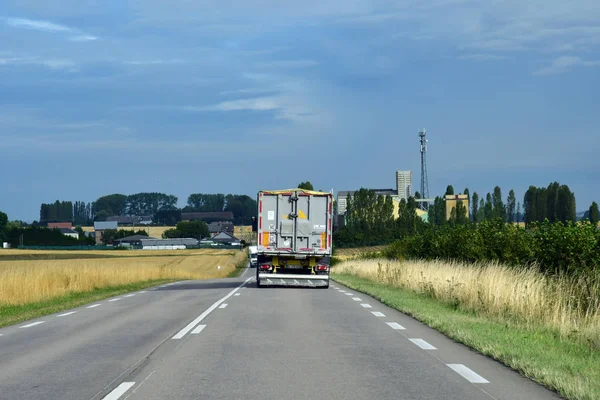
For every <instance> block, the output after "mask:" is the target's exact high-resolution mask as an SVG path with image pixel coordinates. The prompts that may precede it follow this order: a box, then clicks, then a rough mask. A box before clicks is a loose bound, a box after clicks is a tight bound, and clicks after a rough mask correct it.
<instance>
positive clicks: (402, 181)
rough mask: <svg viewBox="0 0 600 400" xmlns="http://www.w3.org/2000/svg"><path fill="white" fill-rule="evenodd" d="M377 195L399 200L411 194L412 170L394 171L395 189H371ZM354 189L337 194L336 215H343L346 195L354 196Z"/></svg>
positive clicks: (405, 198) (346, 204) (346, 203)
mask: <svg viewBox="0 0 600 400" xmlns="http://www.w3.org/2000/svg"><path fill="white" fill-rule="evenodd" d="M372 190H374V191H375V193H376V194H378V195H379V196H391V197H392V200H394V201H397V202H400V201H401V200H402V199H404V200H408V198H409V197H411V196H412V171H410V170H408V171H396V189H372ZM355 192H356V191H355V190H351V191H340V192H338V196H337V205H338V209H337V211H338V215H344V214H345V213H346V209H347V207H348V197H350V196H354V193H355Z"/></svg>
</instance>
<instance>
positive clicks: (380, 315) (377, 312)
mask: <svg viewBox="0 0 600 400" xmlns="http://www.w3.org/2000/svg"><path fill="white" fill-rule="evenodd" d="M371 314H373V315H374V316H376V317H385V314H384V313H382V312H379V311H371Z"/></svg>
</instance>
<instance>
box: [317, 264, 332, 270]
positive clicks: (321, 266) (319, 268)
mask: <svg viewBox="0 0 600 400" xmlns="http://www.w3.org/2000/svg"><path fill="white" fill-rule="evenodd" d="M328 269H329V265H317V271H327V270H328Z"/></svg>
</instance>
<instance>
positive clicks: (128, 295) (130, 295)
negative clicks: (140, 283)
mask: <svg viewBox="0 0 600 400" xmlns="http://www.w3.org/2000/svg"><path fill="white" fill-rule="evenodd" d="M133 296H135V293H132V294H126V295H125V296H123V297H133Z"/></svg>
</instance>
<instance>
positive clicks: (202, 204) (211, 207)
mask: <svg viewBox="0 0 600 400" xmlns="http://www.w3.org/2000/svg"><path fill="white" fill-rule="evenodd" d="M224 208H225V195H224V194H220V193H219V194H203V193H194V194H191V195H189V197H188V201H187V207H186V212H219V211H223V209H224Z"/></svg>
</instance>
